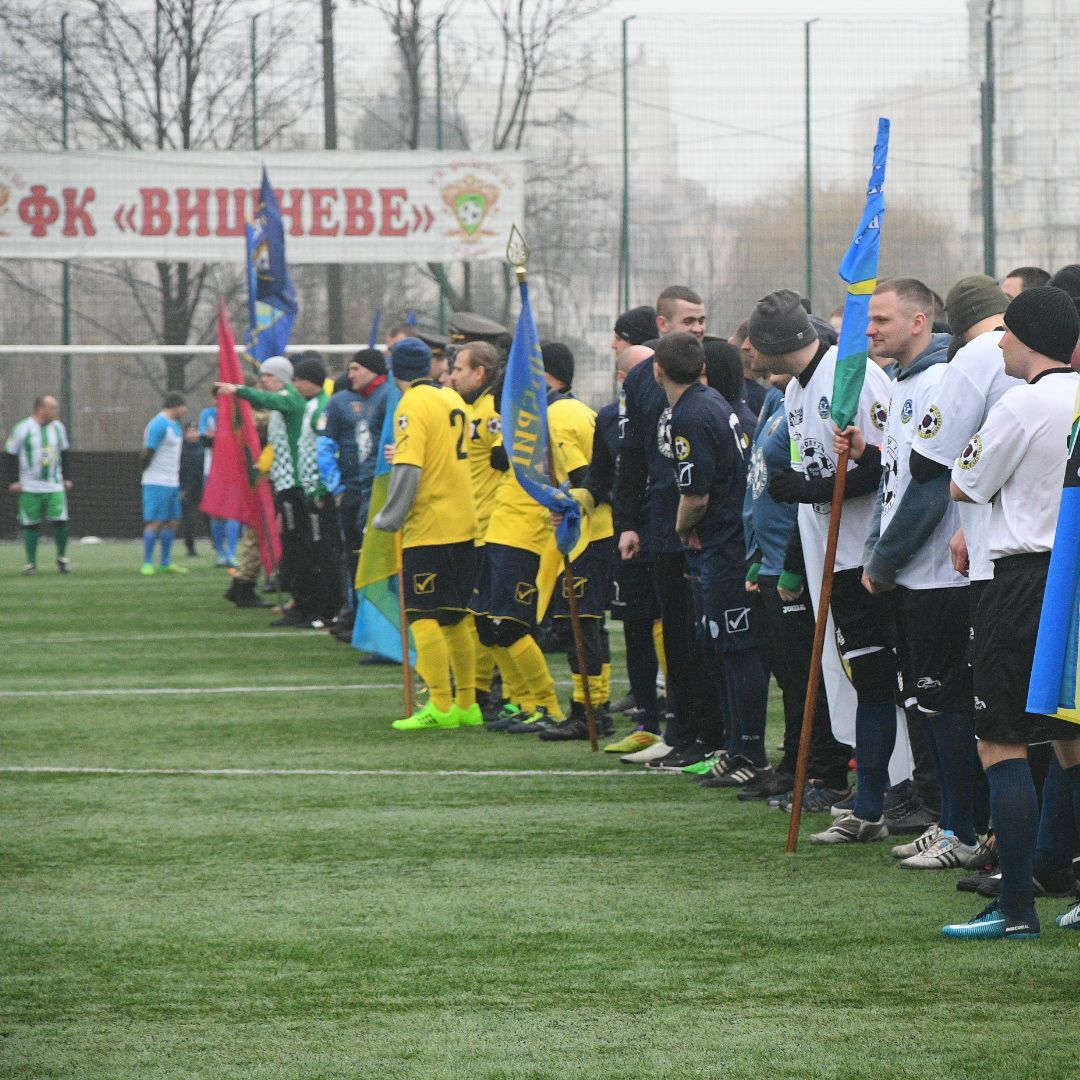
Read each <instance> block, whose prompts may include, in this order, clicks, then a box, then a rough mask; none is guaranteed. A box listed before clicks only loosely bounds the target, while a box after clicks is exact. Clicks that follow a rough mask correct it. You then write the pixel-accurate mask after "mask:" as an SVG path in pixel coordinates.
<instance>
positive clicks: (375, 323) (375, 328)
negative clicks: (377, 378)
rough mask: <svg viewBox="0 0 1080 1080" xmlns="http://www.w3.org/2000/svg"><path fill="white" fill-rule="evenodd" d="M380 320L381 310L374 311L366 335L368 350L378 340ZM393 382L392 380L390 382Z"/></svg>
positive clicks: (373, 346) (372, 347)
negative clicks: (368, 331) (369, 328)
mask: <svg viewBox="0 0 1080 1080" xmlns="http://www.w3.org/2000/svg"><path fill="white" fill-rule="evenodd" d="M381 318H382V308H376V309H375V317H374V318H373V319H372V320H371V333H370V334H368V343H367V345H368V348H369V349H374V348H375V343H376V342H377V341H378V340H379V320H380V319H381ZM391 381H393V380H391Z"/></svg>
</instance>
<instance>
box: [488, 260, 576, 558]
mask: <svg viewBox="0 0 1080 1080" xmlns="http://www.w3.org/2000/svg"><path fill="white" fill-rule="evenodd" d="M520 290H521V313H520V315H518V322H517V328H516V330H515V331H514V343H513V345H512V346H511V348H510V357H509V359H508V360H507V361H506V376H505V379H504V382H503V392H502V401H501V403H500V411H501V413H502V433H503V446H504V447H505V449H506V454H507V457H508V458H509V459H510V464H511V465H512V466H513V468H514V475H515V476H516V477H517V480H518V483H519V484H521V486H522V487H523V488H524V489H525V491H526V493H527V494H528V495H530V496H531V497H532V498H533V499H535V500H536V501H537V502H538V503H540V504H541V505H542V506H546V507H547V508H548V509H549V510H554V511H556V512H558V513H561V514H562V515H563V520H562V523H561V524H560V525H559V527H558V528H557V529H556V530H555V543H556V546H557V547H558V549H559V551H561V552H562V553H563V555H569V554H570V552H571V551H573V550H574V548H575V547H577V543H578V539H579V538H580V536H581V508H580V507H579V506H578V504H577V501H576V500H575V499H574V498H573V497H572V496H570V495H569V494H568V493H567V492H568V490H569V484H564V485H563V488H557V487H553V486H552V484H551V483H550V482H549V481H550V480H551V479H553V477H552V476H551V472H550V468H549V461H548V425H547V384H546V383H545V382H544V361H543V358H542V356H541V354H540V335H539V334H538V333H537V330H536V320H535V319H534V318H533V313H532V306H531V305H530V303H529V285H528V283H527V282H525V281H523V282H521V285H520Z"/></svg>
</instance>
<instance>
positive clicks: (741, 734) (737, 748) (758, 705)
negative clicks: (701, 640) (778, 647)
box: [720, 649, 769, 768]
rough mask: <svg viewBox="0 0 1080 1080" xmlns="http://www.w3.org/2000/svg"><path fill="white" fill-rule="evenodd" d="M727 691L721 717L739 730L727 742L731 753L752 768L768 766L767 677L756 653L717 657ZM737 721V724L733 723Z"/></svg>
mask: <svg viewBox="0 0 1080 1080" xmlns="http://www.w3.org/2000/svg"><path fill="white" fill-rule="evenodd" d="M720 663H721V667H722V670H723V675H724V684H725V687H726V691H727V693H726V700H725V701H724V715H725V716H726V717H727V718H728V726H729V727H730V728H735V727H737V728H738V732H737V734H736V735H734V736H733V737H732V739H731V740H730V744H731V746H730V747H729V748H730V750H731V752H732V753H735V754H738V755H740V756H741V757H744V758H745V759H746V760H747V761H749V762H750V764H751V765H755V766H757V767H758V768H763V767H764V766H766V765H768V764H769V759H768V756H767V755H766V753H765V710H766V707H767V704H768V699H769V677H768V675H766V673H765V665H764V664H763V663H762V660H761V654H760V653H759V652H758V651H757V649H744V650H742V651H741V652H736V653H724V654H723V655H722V656H721V657H720ZM735 717H738V721H737V722H736V721H735V720H734V718H735Z"/></svg>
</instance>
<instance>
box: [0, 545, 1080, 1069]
mask: <svg viewBox="0 0 1080 1080" xmlns="http://www.w3.org/2000/svg"><path fill="white" fill-rule="evenodd" d="M51 555H52V550H51V547H49V546H48V545H43V546H42V550H41V552H40V554H39V559H40V565H41V569H40V570H39V573H38V575H37V576H36V577H35V578H23V577H20V576H19V569H20V568H21V565H22V552H21V550H20V549H19V548H18V547H17V546H16V545H14V544H6V545H3V546H0V610H2V612H3V619H2V621H0V672H2V676H0V768H2V770H3V771H0V790H2V792H3V796H2V802H0V806H2V810H0V813H2V827H0V847H2V855H0V1077H5V1078H7V1077H20V1078H34V1080H45V1078H53V1077H79V1078H82V1077H94V1078H98V1077H100V1078H107V1080H129V1078H130V1080H134V1078H139V1080H142V1078H147V1080H149V1078H154V1080H180V1078H185V1080H187V1078H200V1080H202V1078H205V1080H232V1078H240V1077H243V1078H259V1080H278V1078H280V1080H308V1078H312V1080H314V1078H319V1080H338V1078H341V1080H345V1078H348V1080H354V1078H365V1080H367V1078H370V1080H399V1078H400V1080H428V1078H452V1080H459V1078H460V1080H466V1078H467V1080H502V1078H519V1077H520V1078H548V1077H551V1078H558V1080H579V1078H580V1080H585V1078H588V1080H594V1078H595V1080H599V1078H637V1077H663V1078H675V1080H683V1078H697V1077H717V1078H725V1080H740V1078H747V1080H750V1078H755V1080H756V1078H763V1077H769V1078H772V1077H777V1078H787V1077H828V1078H837V1080H840V1078H849V1077H851V1078H861V1077H873V1078H882V1080H884V1078H899V1077H911V1078H917V1080H925V1078H926V1077H928V1076H929V1077H942V1078H953V1077H978V1078H985V1077H998V1076H1000V1077H1028V1076H1031V1077H1050V1078H1056V1077H1062V1076H1066V1075H1070V1074H1071V1075H1076V1071H1077V1069H1078V1068H1080V1036H1078V1031H1080V1028H1078V1026H1077V1022H1076V1001H1077V988H1078V986H1080V950H1078V946H1080V935H1078V934H1075V933H1069V932H1066V931H1061V930H1058V929H1057V928H1056V927H1054V926H1053V916H1054V915H1056V914H1059V913H1060V912H1061V911H1063V910H1065V908H1066V907H1067V904H1066V903H1065V902H1064V901H1043V902H1041V905H1040V906H1041V911H1042V916H1043V924H1044V931H1043V937H1042V940H1041V941H1038V942H1029V943H1007V944H1006V943H984V944H971V943H968V944H965V943H958V942H947V941H945V940H943V939H941V938H940V936H939V927H940V926H941V925H942V924H943V923H945V922H947V921H950V920H953V919H956V918H959V917H962V916H967V915H970V914H974V912H975V911H976V910H977V900H976V899H973V898H972V897H970V896H968V895H961V894H958V893H957V892H956V891H955V889H954V881H955V875H954V874H951V873H925V874H919V873H908V872H905V871H900V870H898V869H897V868H896V866H895V865H894V864H893V863H892V860H891V859H890V858H889V855H888V845H868V846H866V847H863V848H859V849H855V850H852V849H840V850H837V849H827V850H822V849H819V848H814V847H812V846H811V845H810V844H809V843H808V842H807V835H808V833H809V832H810V831H812V830H813V829H815V828H818V827H821V826H820V821H821V819H820V818H815V817H812V818H809V819H807V820H806V821H805V822H804V830H803V839H802V843H801V845H800V850H799V852H798V854H797V855H794V856H790V855H786V854H784V851H783V846H784V836H785V831H786V827H787V818H786V817H785V816H784V815H782V814H779V813H777V812H776V811H774V810H767V809H765V808H763V807H761V806H758V805H744V804H740V803H738V802H736V800H735V799H734V797H733V795H732V794H731V793H723V794H718V793H716V792H709V791H703V790H701V789H700V788H698V787H697V786H696V785H694V784H693V783H691V782H690V781H688V780H687V779H685V778H683V777H681V776H668V775H662V776H645V775H641V774H640V772H639V771H637V770H631V769H629V768H627V767H626V766H622V765H620V764H619V763H618V761H617V760H614V759H613V756H612V755H605V754H596V755H593V754H591V753H589V751H588V747H587V745H584V744H580V743H574V744H568V745H559V744H553V745H546V744H543V743H540V742H539V741H538V740H536V739H534V738H531V737H527V736H522V737H512V736H506V735H493V734H490V733H488V732H485V731H482V730H467V731H455V732H438V733H422V734H417V735H403V734H399V733H396V732H393V731H391V729H390V727H389V721H390V720H391V719H393V718H395V717H396V716H397V715H399V709H400V702H401V695H400V690H399V688H398V686H397V680H398V678H399V673H398V669H396V668H387V667H375V668H372V667H359V666H358V665H357V663H356V656H355V654H354V653H353V652H352V650H350V649H348V648H346V647H345V646H342V645H339V644H337V643H335V642H334V641H332V640H329V639H328V638H327V636H326V635H325V634H320V633H315V632H304V631H295V630H280V631H271V630H270V629H269V628H268V623H269V621H270V616H269V615H268V613H266V612H258V611H254V612H253V611H236V610H234V609H233V608H232V606H231V605H229V604H227V603H226V602H225V601H224V600H222V598H221V592H222V591H223V589H224V587H225V584H226V580H227V579H226V577H225V575H224V573H223V572H222V571H220V570H215V569H213V568H212V567H211V566H210V562H209V559H208V558H207V557H206V556H205V555H204V556H203V557H202V558H201V559H195V560H187V559H184V557H183V556H182V555H181V556H180V560H179V561H181V562H183V564H184V565H186V566H189V567H190V568H191V573H190V574H189V575H188V576H186V577H179V576H175V577H162V576H157V577H154V578H146V579H144V578H141V577H139V575H138V574H137V573H136V571H137V569H138V565H139V562H140V553H139V550H138V548H137V546H136V545H134V544H107V545H103V546H101V547H81V546H78V545H75V546H74V548H73V551H72V561H73V566H74V573H73V574H72V575H71V576H70V577H66V578H64V577H60V576H59V575H58V574H56V573H55V571H54V569H53V566H52V561H51ZM613 638H614V640H615V641H616V643H617V646H618V655H619V656H620V657H621V637H619V635H617V634H613ZM551 659H552V662H553V665H555V670H556V672H557V675H558V677H559V678H560V679H563V680H565V678H566V676H565V666H564V663H563V662H562V661H561V660H560V659H558V658H556V657H552V658H551ZM616 672H617V675H618V676H619V683H620V686H619V687H618V688H621V686H624V685H625V684H624V682H623V681H622V680H623V674H622V666H621V664H620V663H617V664H616ZM259 686H275V687H303V688H307V689H303V690H300V691H295V690H294V691H285V690H282V691H277V692H273V693H255V692H251V691H250V690H245V689H243V688H245V687H246V688H252V687H259ZM346 687H362V688H357V689H345V688H346ZM236 688H240V689H236ZM101 690H109V691H113V692H112V693H92V691H101ZM185 690H188V691H191V690H197V691H217V692H212V693H185V692H184V691H185ZM233 690H235V692H222V691H233ZM162 691H164V692H162ZM776 712H777V711H776V708H775V701H774V707H773V715H772V718H771V726H770V732H769V745H770V746H773V745H775V744H776V742H777V741H778V737H779V727H778V716H777V714H776ZM625 728H626V725H625V723H622V724H621V725H620V731H624V730H625ZM27 767H37V768H38V769H43V770H48V769H60V768H65V767H66V768H71V769H78V768H85V769H102V770H105V769H110V770H119V771H117V772H97V773H95V772H86V773H80V772H74V771H73V772H60V771H18V770H20V769H23V770H25V769H27ZM124 770H162V771H161V772H147V771H142V772H139V771H130V772H125V771H124ZM195 770H251V771H249V772H243V773H234V774H232V775H230V774H228V773H226V772H221V773H217V774H214V773H207V774H199V773H198V772H196V771H195ZM274 770H277V771H274ZM294 770H309V771H308V772H307V773H302V772H297V773H295V774H293V775H289V774H288V773H289V772H290V771H294ZM320 770H328V771H329V772H320ZM347 770H372V771H374V772H375V773H376V775H367V774H363V775H360V774H353V775H334V773H335V772H337V773H341V772H343V771H347ZM454 770H466V771H472V772H475V773H476V775H447V773H448V772H453V771H454ZM500 770H542V771H548V770H558V773H557V774H552V775H521V776H513V775H509V776H507V775H499V774H497V773H498V771H500ZM597 771H599V772H600V773H602V775H594V773H596V772H597ZM567 773H569V774H570V775H567ZM575 774H579V775H575Z"/></svg>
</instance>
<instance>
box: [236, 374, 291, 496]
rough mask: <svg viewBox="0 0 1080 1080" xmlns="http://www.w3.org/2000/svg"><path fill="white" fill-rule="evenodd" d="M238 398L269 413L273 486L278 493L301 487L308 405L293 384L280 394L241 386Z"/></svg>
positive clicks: (268, 433)
mask: <svg viewBox="0 0 1080 1080" xmlns="http://www.w3.org/2000/svg"><path fill="white" fill-rule="evenodd" d="M236 396H237V397H238V398H242V399H243V400H244V401H250V402H251V404H252V405H254V406H255V407H256V408H258V409H266V410H267V411H268V412H269V413H270V423H269V424H268V425H267V436H268V438H269V440H270V445H271V446H272V447H273V448H274V462H273V464H272V465H271V466H270V483H272V484H273V485H274V490H275V491H287V490H288V489H289V488H295V487H300V486H301V485H300V434H301V431H302V430H303V427H304V407H305V406H306V405H307V402H306V401H304V399H303V398H302V397H301V396H300V391H299V390H297V389H296V387H295V386H293V385H292V383H289V384H288V385H287V386H284V387H283V388H282V389H281V390H257V389H255V388H254V387H251V386H241V387H239V389H237V391H236Z"/></svg>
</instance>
